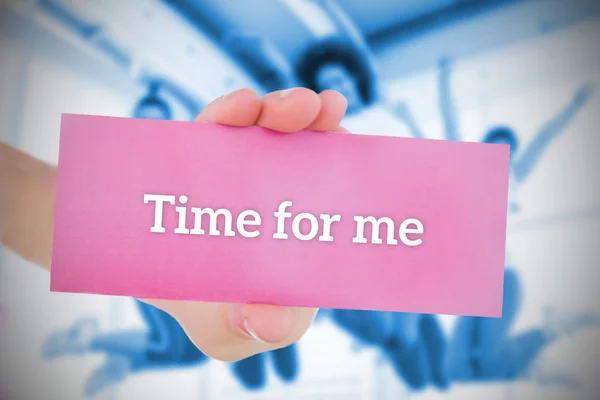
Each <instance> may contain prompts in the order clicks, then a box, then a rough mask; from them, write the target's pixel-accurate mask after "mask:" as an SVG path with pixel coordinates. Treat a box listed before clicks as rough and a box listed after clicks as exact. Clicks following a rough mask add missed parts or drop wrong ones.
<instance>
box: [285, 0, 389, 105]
mask: <svg viewBox="0 0 600 400" xmlns="http://www.w3.org/2000/svg"><path fill="white" fill-rule="evenodd" d="M313 1H314V2H315V3H317V4H318V5H319V6H320V7H321V8H322V9H323V11H324V12H325V13H326V14H327V16H328V17H329V19H330V20H331V22H332V23H333V24H334V25H335V27H336V29H337V31H338V35H336V36H334V37H330V38H326V39H322V40H318V41H317V42H315V43H314V44H312V45H310V46H309V47H308V49H307V50H306V51H305V52H304V54H303V56H302V57H301V59H300V60H299V62H298V64H297V67H296V74H297V76H298V80H299V81H300V83H301V84H302V85H303V86H305V87H307V88H310V89H313V90H315V91H316V92H321V91H323V90H327V89H333V90H336V91H338V92H340V93H341V94H342V95H343V96H344V97H345V98H346V100H347V102H348V109H347V113H348V114H353V113H356V112H358V111H361V110H362V109H364V108H367V107H370V106H372V105H373V104H374V103H375V102H377V101H378V100H379V90H378V88H377V84H376V82H377V80H376V76H375V70H374V67H373V65H372V62H371V56H370V52H369V49H368V46H367V44H366V42H365V41H364V38H363V36H362V34H361V33H360V32H359V31H358V29H357V28H356V26H355V25H354V24H353V23H352V21H350V19H349V18H348V17H347V16H346V14H345V13H344V12H343V10H342V9H341V8H339V7H338V6H337V4H335V2H334V1H331V0H313Z"/></svg>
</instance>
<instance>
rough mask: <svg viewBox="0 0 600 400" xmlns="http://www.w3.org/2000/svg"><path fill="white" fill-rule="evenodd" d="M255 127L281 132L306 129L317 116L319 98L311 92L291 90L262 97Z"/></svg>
mask: <svg viewBox="0 0 600 400" xmlns="http://www.w3.org/2000/svg"><path fill="white" fill-rule="evenodd" d="M262 100H263V109H262V113H261V115H260V117H259V118H258V121H257V122H256V124H257V125H259V126H263V127H265V128H269V129H273V130H276V131H281V132H296V131H299V130H302V129H306V127H308V126H309V125H310V124H311V123H312V122H313V121H315V119H316V118H317V117H318V116H319V113H320V111H321V98H320V97H319V96H318V95H317V94H316V93H315V92H313V91H312V90H309V89H305V88H293V89H287V90H282V91H277V92H272V93H269V94H267V95H265V96H264V97H263V99H262Z"/></svg>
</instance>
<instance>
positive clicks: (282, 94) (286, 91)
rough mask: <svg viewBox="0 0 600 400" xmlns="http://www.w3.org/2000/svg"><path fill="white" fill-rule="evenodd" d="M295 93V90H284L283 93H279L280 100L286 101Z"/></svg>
mask: <svg viewBox="0 0 600 400" xmlns="http://www.w3.org/2000/svg"><path fill="white" fill-rule="evenodd" d="M293 91H294V88H291V89H286V90H282V91H281V92H279V98H280V99H285V98H286V97H289V95H290V94H291V93H292V92H293Z"/></svg>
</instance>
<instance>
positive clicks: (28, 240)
mask: <svg viewBox="0 0 600 400" xmlns="http://www.w3.org/2000/svg"><path fill="white" fill-rule="evenodd" d="M346 106H347V103H346V100H345V99H344V98H343V97H342V96H341V95H340V94H338V93H336V92H333V91H325V92H323V93H321V94H316V93H314V92H312V91H310V90H308V89H304V88H296V89H289V90H285V91H279V92H273V93H269V94H267V95H265V96H263V97H262V98H259V97H258V96H257V95H256V94H255V93H254V92H253V91H251V90H248V89H242V90H238V91H235V92H233V93H230V94H228V95H226V96H223V97H221V98H219V99H217V100H215V101H213V102H212V103H211V104H209V105H207V106H206V107H205V108H204V109H203V110H202V112H201V113H200V115H198V117H197V118H196V121H199V122H213V123H219V124H224V125H231V126H241V127H243V126H252V125H258V126H262V127H265V128H269V129H273V130H276V131H281V132H283V133H282V134H290V133H292V132H296V131H299V130H304V129H310V130H316V131H345V130H344V129H343V128H341V127H340V126H339V124H340V122H341V120H342V118H343V117H344V115H345V112H346ZM0 161H1V162H0V238H1V239H2V243H3V244H4V245H5V246H6V247H8V248H10V249H12V250H13V251H15V252H16V253H18V254H19V255H21V256H22V257H23V258H25V259H27V260H29V261H32V262H34V263H36V264H38V265H41V266H43V267H45V268H47V269H49V268H50V261H51V249H52V232H53V225H54V211H53V210H54V176H55V169H54V167H51V166H48V165H46V164H44V163H42V162H40V161H38V160H35V159H34V158H32V157H29V156H27V155H25V154H23V153H20V152H18V151H16V150H14V149H12V148H10V147H8V146H6V145H2V146H0ZM144 301H146V302H148V303H150V304H152V305H154V306H156V307H158V308H160V309H162V310H164V311H166V312H167V313H169V314H171V315H172V316H173V317H174V318H175V319H177V321H178V322H179V323H180V324H181V326H182V327H183V329H184V330H185V332H186V333H187V334H188V336H189V337H190V339H191V340H192V342H193V343H194V344H195V345H196V346H197V347H198V348H199V349H200V350H201V351H202V352H203V353H205V354H206V355H208V356H210V357H212V358H216V359H219V360H224V361H237V360H241V359H244V358H247V357H249V356H252V355H254V354H257V353H260V352H264V351H268V350H272V349H277V348H282V347H285V346H288V345H290V344H291V343H294V342H296V341H297V340H299V339H300V338H301V337H302V335H304V333H305V332H306V331H307V329H308V328H309V326H310V324H311V322H312V320H313V318H314V317H315V314H316V312H317V310H316V309H309V308H294V307H279V306H270V305H254V304H253V305H235V304H216V303H201V302H186V301H165V300H160V301H159V300H144Z"/></svg>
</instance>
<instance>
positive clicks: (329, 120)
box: [306, 90, 348, 132]
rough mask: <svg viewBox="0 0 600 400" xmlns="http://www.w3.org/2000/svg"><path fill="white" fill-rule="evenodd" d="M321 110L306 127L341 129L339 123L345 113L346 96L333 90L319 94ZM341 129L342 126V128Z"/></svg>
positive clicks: (328, 129)
mask: <svg viewBox="0 0 600 400" xmlns="http://www.w3.org/2000/svg"><path fill="white" fill-rule="evenodd" d="M319 97H320V98H321V110H320V112H319V115H317V117H316V118H315V120H314V121H313V122H312V123H311V124H310V125H308V127H307V128H306V129H310V130H313V131H338V132H339V131H341V129H340V127H339V124H340V122H341V121H342V118H344V115H346V109H347V107H348V102H347V101H346V98H345V97H344V96H342V95H341V94H339V93H338V92H335V91H333V90H326V91H324V92H322V93H320V94H319ZM342 129H343V128H342Z"/></svg>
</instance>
